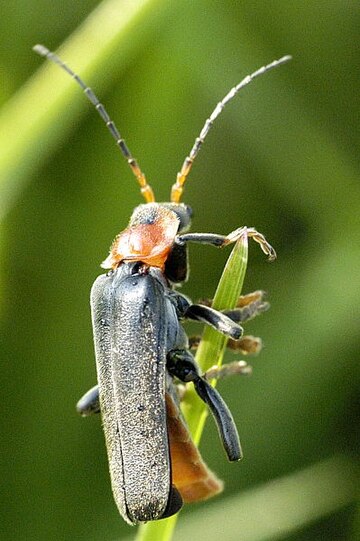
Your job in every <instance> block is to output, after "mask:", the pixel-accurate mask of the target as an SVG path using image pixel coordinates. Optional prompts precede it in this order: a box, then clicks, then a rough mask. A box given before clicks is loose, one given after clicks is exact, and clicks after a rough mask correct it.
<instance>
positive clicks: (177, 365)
mask: <svg viewBox="0 0 360 541" xmlns="http://www.w3.org/2000/svg"><path fill="white" fill-rule="evenodd" d="M167 359H168V362H167V368H168V371H169V373H170V374H171V375H172V376H175V377H177V378H178V379H180V380H181V381H183V382H188V381H192V382H193V383H194V387H195V390H196V392H197V394H198V395H199V397H200V398H201V399H202V400H203V401H204V402H205V403H206V404H207V405H208V406H209V409H210V411H211V413H212V414H213V417H214V419H215V422H216V425H217V427H218V430H219V434H220V438H221V441H222V443H223V446H224V449H225V452H226V454H227V457H228V459H229V460H230V461H236V460H240V459H241V458H242V450H241V445H240V441H239V435H238V432H237V429H236V426H235V422H234V419H233V416H232V415H231V412H230V410H229V408H228V407H227V405H226V404H225V402H224V400H223V399H222V398H221V396H220V394H219V393H218V391H217V390H216V389H214V387H212V386H211V385H210V383H208V382H207V381H206V380H205V379H204V378H202V377H201V376H200V375H199V370H198V368H197V366H196V363H195V360H194V358H193V356H192V355H191V353H190V352H189V351H187V350H185V349H181V350H173V351H170V352H169V353H168V356H167Z"/></svg>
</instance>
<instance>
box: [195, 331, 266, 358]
mask: <svg viewBox="0 0 360 541" xmlns="http://www.w3.org/2000/svg"><path fill="white" fill-rule="evenodd" d="M200 342H201V336H190V337H189V349H197V348H198V347H199V344H200ZM226 347H227V348H229V349H231V351H234V352H237V353H241V354H242V355H257V354H258V353H259V352H260V351H261V349H262V340H261V338H259V337H258V336H252V335H250V334H247V335H245V336H242V337H241V338H240V339H239V340H232V339H231V338H230V339H229V340H228V341H227V343H226Z"/></svg>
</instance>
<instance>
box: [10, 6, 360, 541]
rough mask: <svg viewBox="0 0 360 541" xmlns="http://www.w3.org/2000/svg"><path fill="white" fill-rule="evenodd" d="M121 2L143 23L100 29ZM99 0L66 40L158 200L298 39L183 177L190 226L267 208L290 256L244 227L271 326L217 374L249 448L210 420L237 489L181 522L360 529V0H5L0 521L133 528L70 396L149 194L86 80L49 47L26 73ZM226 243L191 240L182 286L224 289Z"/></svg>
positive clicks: (67, 529) (260, 215) (206, 531)
mask: <svg viewBox="0 0 360 541" xmlns="http://www.w3.org/2000/svg"><path fill="white" fill-rule="evenodd" d="M129 4H132V6H133V7H134V9H135V8H136V9H135V10H134V15H133V16H131V17H130V23H129V25H128V26H126V27H125V28H124V30H121V32H120V31H119V35H116V31H115V34H114V35H115V37H114V39H113V40H112V41H111V42H109V43H107V39H108V36H109V33H108V31H107V25H108V24H110V25H111V23H113V24H114V25H115V26H116V24H117V23H116V21H117V18H120V19H121V17H122V15H123V14H125V13H126V12H127V9H128V8H129ZM95 7H97V10H98V11H97V12H96V13H95V14H93V15H92V18H91V21H92V25H93V27H92V28H95V29H97V31H93V30H92V31H86V28H87V26H86V25H87V24H88V21H87V22H86V23H85V34H84V35H83V36H82V39H81V40H80V42H81V46H82V52H81V54H80V55H79V52H78V51H79V47H77V46H76V45H74V43H73V42H71V41H70V43H69V48H68V49H67V54H66V57H65V60H67V61H68V62H69V64H70V65H71V66H72V67H73V69H75V70H77V71H79V72H80V73H81V74H82V75H83V76H84V78H85V79H86V81H87V82H88V83H89V84H91V85H92V86H93V88H94V89H95V90H96V91H97V93H98V94H99V97H100V98H101V100H102V101H103V102H104V103H105V104H106V107H107V108H108V110H109V112H110V113H111V116H113V118H114V119H115V121H116V123H117V125H118V127H119V129H120V131H121V133H122V134H123V136H124V137H125V138H126V141H127V143H128V145H129V147H130V149H131V150H132V152H133V154H134V155H135V156H136V157H137V158H138V160H139V163H140V165H141V167H142V168H143V169H144V171H145V172H146V174H147V177H148V179H149V181H150V183H151V184H152V186H153V188H154V190H155V192H156V194H157V199H158V200H167V199H168V197H169V190H170V186H171V184H172V183H173V182H174V180H175V176H176V172H177V171H178V169H179V168H180V166H181V164H182V161H183V159H184V157H185V155H186V154H187V153H188V152H189V150H190V148H191V146H192V144H193V141H194V139H195V137H196V136H197V135H198V133H199V131H200V129H201V127H202V125H203V123H204V121H205V119H206V118H207V116H209V114H210V112H211V111H212V109H213V107H214V106H215V104H216V102H217V101H218V100H219V99H221V98H222V97H223V96H224V95H225V93H226V92H227V91H228V90H229V89H230V88H231V87H232V86H233V85H234V84H236V83H237V82H239V81H240V80H241V79H242V78H243V77H244V76H245V75H247V74H248V73H249V72H251V71H254V70H255V69H257V68H258V67H260V66H261V65H263V64H265V63H268V62H270V61H272V60H273V59H275V58H278V57H280V56H282V55H283V54H292V55H293V57H294V59H293V61H292V62H291V63H290V64H288V65H286V66H283V67H281V68H279V69H278V70H275V71H273V72H272V73H270V74H267V75H265V76H264V77H262V78H260V79H258V80H257V81H256V82H254V83H253V84H252V85H251V86H249V87H247V88H246V89H245V90H244V91H242V93H241V95H239V96H238V97H237V98H236V99H235V100H234V101H233V102H232V103H231V104H230V105H229V106H228V107H227V108H226V110H225V111H224V113H223V114H222V116H221V117H220V118H219V119H218V121H217V124H216V125H215V127H214V128H213V130H212V132H211V133H210V135H209V137H208V139H207V141H206V144H205V145H204V147H203V149H202V150H201V153H200V155H199V156H198V159H197V162H196V164H195V165H194V168H193V170H192V173H191V175H190V178H189V181H188V184H187V186H186V192H185V197H184V201H185V202H186V203H188V204H190V205H191V206H192V207H193V209H194V220H193V227H192V231H201V232H206V231H211V232H217V233H228V232H230V231H231V230H233V229H234V228H236V227H238V226H240V225H245V224H246V225H249V226H256V227H257V228H258V229H259V231H261V232H263V233H265V234H266V236H267V238H268V239H269V240H270V241H271V243H272V244H273V245H274V246H275V247H276V249H277V252H278V260H277V261H276V262H275V263H274V264H271V265H270V264H267V262H266V260H265V257H264V256H263V254H262V253H261V252H260V250H259V249H258V248H257V247H256V246H255V245H254V244H253V243H252V245H250V262H249V267H248V274H247V277H246V291H251V290H254V289H259V288H261V289H265V290H266V291H267V292H268V299H269V300H270V302H271V305H272V308H271V311H270V312H268V313H267V314H265V315H264V316H262V317H261V318H258V319H257V320H254V321H253V322H250V324H248V326H247V328H246V330H247V332H248V333H251V334H255V335H259V336H261V337H262V338H263V340H264V345H265V347H264V350H263V351H262V353H261V354H260V356H259V357H257V358H255V359H253V360H252V361H251V362H252V364H253V367H254V373H253V375H252V377H251V378H239V379H236V378H235V379H233V380H226V381H223V382H221V384H220V385H219V388H220V391H221V393H222V395H223V396H224V397H225V398H226V400H227V402H228V404H229V406H230V407H231V410H232V412H233V414H234V417H235V419H236V422H237V425H238V428H239V432H240V434H241V438H242V442H243V447H244V452H245V459H244V461H243V462H242V463H240V464H235V465H234V464H229V463H227V462H226V459H225V456H224V453H223V451H222V449H221V446H220V443H219V441H218V436H217V434H216V429H215V428H214V426H213V423H212V422H209V423H208V425H207V427H206V431H205V435H204V439H203V443H202V453H203V455H204V457H205V458H206V460H207V462H208V463H209V464H210V465H211V467H212V468H213V469H214V470H216V472H217V473H218V475H219V476H221V477H222V478H223V479H224V480H225V483H226V491H225V493H224V494H223V495H222V496H221V498H218V499H217V500H214V501H213V502H211V503H210V502H209V503H207V504H201V505H200V504H199V505H194V506H193V507H187V508H186V509H185V510H184V511H183V512H182V514H181V517H180V521H179V529H178V531H177V534H176V536H175V539H177V540H179V541H180V540H181V539H188V538H190V537H191V538H193V539H200V540H201V539H206V540H207V541H211V540H212V539H218V538H219V537H220V536H221V539H222V541H228V540H229V541H232V540H238V539H239V540H242V539H244V540H260V541H261V540H265V539H287V540H291V541H303V540H305V539H306V540H311V541H313V540H316V541H318V540H324V539H327V540H333V539H334V540H348V539H349V540H350V539H358V538H359V531H360V530H359V519H358V516H357V514H356V507H355V495H354V493H355V490H356V476H355V468H354V461H355V458H356V453H357V451H358V436H359V431H358V419H359V410H358V408H357V405H356V398H357V388H358V376H359V370H358V360H359V359H358V352H359V347H358V346H359V339H358V326H359V310H358V307H359V300H360V299H359V297H360V295H359V293H360V292H359V278H358V277H359V236H358V235H359V229H360V227H359V226H360V220H359V202H360V197H359V191H360V190H359V177H358V170H359V152H358V148H359V132H358V119H359V73H360V72H359V68H358V66H359V22H360V6H359V3H358V2H351V1H350V2H342V1H330V2H322V1H320V2H319V1H315V0H309V1H307V2H285V1H281V0H277V1H276V0H270V1H268V2H260V1H257V0H255V1H254V0H252V1H248V0H245V1H243V2H232V1H229V0H223V1H222V2H221V3H219V2H209V1H206V0H184V1H182V2H165V1H160V0H153V1H148V2H145V0H143V1H142V2H140V1H139V2H129V1H127V2H124V1H121V0H118V1H114V0H112V2H111V9H115V12H113V14H112V11H111V9H110V8H109V6H107V5H101V4H98V3H97V2H95V0H82V1H81V2H72V1H71V2H70V1H69V0H63V1H62V2H61V3H53V2H46V1H44V0H36V1H35V0H27V1H26V2H24V1H22V0H14V2H12V3H7V4H5V3H2V6H1V13H2V16H1V19H0V35H1V38H0V44H1V47H0V100H1V102H2V103H3V105H4V107H3V113H2V114H1V113H0V135H1V136H0V141H1V150H0V174H1V177H0V190H1V192H0V205H1V210H2V211H3V213H2V222H1V229H0V231H1V245H0V249H1V256H2V258H1V261H2V266H1V269H0V286H1V306H0V313H1V327H2V328H1V375H2V379H3V381H2V389H3V391H4V394H3V398H2V415H1V422H2V424H3V426H2V429H1V434H2V436H1V447H2V453H1V454H2V471H1V491H0V494H1V496H0V497H1V499H2V502H1V519H0V536H1V539H4V540H14V541H15V540H20V539H21V540H29V541H30V540H31V541H32V540H34V541H35V540H37V541H40V540H45V539H51V540H56V541H58V540H59V541H60V540H69V539H76V540H94V541H97V540H105V539H106V540H115V539H122V538H127V536H130V538H131V536H134V535H135V530H131V529H130V528H129V527H128V526H126V525H125V524H124V523H123V521H122V520H121V518H120V517H119V515H118V513H117V510H116V507H115V504H114V502H113V500H112V496H111V491H110V482H109V477H108V472H107V463H106V455H105V447H104V441H103V435H102V431H101V426H100V420H99V418H94V419H87V420H83V419H81V418H78V417H77V415H76V413H75V409H74V406H75V403H76V401H77V400H78V398H79V397H80V396H81V395H82V393H84V392H85V391H86V390H87V389H88V388H89V387H90V386H92V385H93V384H94V383H95V365H94V355H93V344H92V333H91V326H90V314H89V301H88V298H89V290H90V287H91V284H92V282H93V281H94V279H95V277H96V276H97V275H98V274H99V273H100V272H101V270H100V269H99V263H100V262H101V261H102V260H103V259H104V258H105V257H106V255H107V251H108V247H109V245H110V243H111V241H112V239H113V237H114V236H115V234H116V233H118V232H119V231H120V230H121V229H123V228H124V227H125V226H126V224H127V221H128V219H129V216H130V214H131V212H132V209H133V208H134V206H135V205H137V204H138V203H140V202H142V201H141V198H140V195H139V190H138V188H137V185H136V182H135V181H134V179H133V177H132V174H131V172H130V171H129V170H128V168H127V166H126V164H125V162H124V160H123V158H122V157H121V156H120V155H119V152H118V151H117V149H116V147H115V145H114V143H113V141H112V140H111V137H110V136H109V134H108V133H107V132H106V129H105V128H104V126H103V125H102V123H101V121H100V120H99V118H98V116H97V114H96V112H95V111H94V110H93V109H92V108H91V106H90V105H89V104H88V103H87V101H86V99H85V98H84V97H83V96H82V95H81V92H80V91H79V89H78V88H77V87H76V85H74V84H73V83H72V82H71V81H70V80H69V81H68V80H67V78H66V75H65V74H63V73H62V72H60V70H58V69H57V68H56V67H53V66H50V65H48V66H46V68H44V73H43V75H39V76H37V77H36V79H35V81H34V80H33V81H32V82H27V81H28V78H29V77H30V76H31V75H32V74H33V73H34V72H35V71H36V70H37V69H38V68H39V67H41V66H42V64H44V62H43V60H42V59H40V58H39V57H38V56H37V55H35V54H34V53H32V51H31V47H32V46H33V45H34V44H35V43H38V42H40V43H45V44H46V45H47V46H48V47H49V48H52V49H56V48H57V47H58V46H59V45H60V44H61V43H62V42H63V41H64V40H65V39H66V38H67V37H68V36H69V35H71V33H72V32H73V31H75V30H76V29H77V28H78V26H79V25H80V24H81V23H82V22H83V21H85V20H86V18H87V17H88V15H89V14H90V13H91V12H92V10H93V9H94V8H95ZM137 8H138V9H137ZM124 16H125V15H124ZM114 21H115V22H114ZM115 23H116V24H115ZM115 30H116V29H115ZM105 43H106V46H105V45H104V44H105ZM77 54H78V56H76V55H77ZM85 68H86V69H85ZM85 76H86V77H85ZM72 84H73V86H72ZM35 85H38V86H36V87H35ZM61 85H65V86H64V88H65V90H64V94H63V95H62V97H61V99H60V98H59V100H58V101H57V102H56V105H51V107H50V106H49V110H47V106H48V105H47V104H48V98H49V99H50V98H51V97H52V95H53V94H54V95H55V94H56V92H57V90H58V89H60V88H62V87H61ZM67 85H69V86H67ZM23 86H24V88H23V89H22V87H23ZM34 88H37V89H39V90H38V92H35V91H34V90H32V89H34ZM19 89H20V90H19ZM18 91H19V92H20V94H19V93H17V92H18ZM26 92H29V94H26ZM31 92H33V94H31ZM26 96H27V97H26ZM41 113H44V118H42V119H41V121H40V120H39V121H38V120H36V119H35V120H34V118H35V117H36V115H37V114H39V115H41ZM1 137H2V138H1ZM1 154H2V157H1ZM227 256H228V252H227V253H226V251H225V250H224V251H217V250H215V249H213V248H211V247H206V246H203V247H202V246H195V245H194V246H192V247H191V278H190V281H189V282H188V283H187V284H186V285H185V286H184V288H183V291H184V293H186V294H187V295H189V296H190V297H192V298H193V299H197V298H201V297H209V296H212V295H213V293H214V290H215V287H216V284H217V281H218V278H219V276H220V274H221V270H222V267H223V265H224V263H225V261H226V258H227ZM188 329H189V332H190V333H194V332H199V327H196V326H188ZM231 359H232V357H231V354H228V358H227V360H231Z"/></svg>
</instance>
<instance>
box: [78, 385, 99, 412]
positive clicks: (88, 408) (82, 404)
mask: <svg viewBox="0 0 360 541" xmlns="http://www.w3.org/2000/svg"><path fill="white" fill-rule="evenodd" d="M76 411H77V412H78V413H80V415H82V416H83V417H88V416H89V415H93V414H94V413H100V402H99V386H98V385H95V387H91V389H89V390H88V391H87V392H86V393H85V394H84V396H82V397H81V398H80V400H79V402H78V403H77V404H76Z"/></svg>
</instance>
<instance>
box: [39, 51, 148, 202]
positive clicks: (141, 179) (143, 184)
mask: <svg viewBox="0 0 360 541" xmlns="http://www.w3.org/2000/svg"><path fill="white" fill-rule="evenodd" d="M33 50H34V51H35V52H36V53H38V54H39V55H40V56H44V57H45V58H47V59H48V60H51V61H52V62H54V64H57V65H58V66H60V68H62V69H63V70H65V71H66V73H68V74H69V75H70V76H71V77H72V78H73V79H74V80H75V81H76V82H77V83H78V85H80V86H81V88H82V89H83V91H84V94H85V96H86V97H87V98H88V99H89V101H91V103H92V104H93V105H94V106H95V109H96V110H97V112H98V113H99V115H100V116H101V118H102V119H103V121H104V122H105V124H106V127H107V128H108V130H109V132H110V133H111V135H112V136H113V138H114V139H115V141H116V144H117V146H118V147H119V149H120V151H121V153H122V155H123V156H124V158H125V159H126V161H127V163H128V164H129V166H130V168H131V170H132V172H133V173H134V175H135V177H136V178H137V181H138V183H139V184H140V190H141V193H142V195H143V196H144V198H145V200H146V202H147V203H152V202H153V201H155V196H154V192H153V190H152V188H151V186H150V185H149V184H148V183H147V180H146V177H145V175H144V173H143V172H142V171H141V169H140V167H139V164H138V163H137V161H136V160H135V158H133V156H132V154H131V152H130V150H129V148H128V147H127V145H126V143H125V141H124V139H123V138H122V137H121V135H120V133H119V130H118V129H117V127H116V126H115V124H114V122H113V121H112V120H111V118H110V117H109V115H108V113H107V111H106V109H105V107H104V106H103V104H102V103H100V101H99V99H98V98H97V96H95V94H94V92H93V91H92V90H91V88H90V87H88V86H87V85H86V84H85V83H84V81H83V80H82V79H80V77H79V76H78V75H77V74H76V73H74V72H73V71H72V69H70V68H69V66H68V65H67V64H65V62H63V61H62V60H61V58H59V57H58V56H57V55H56V54H54V53H52V52H51V51H49V49H47V48H46V47H44V45H35V47H33Z"/></svg>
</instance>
